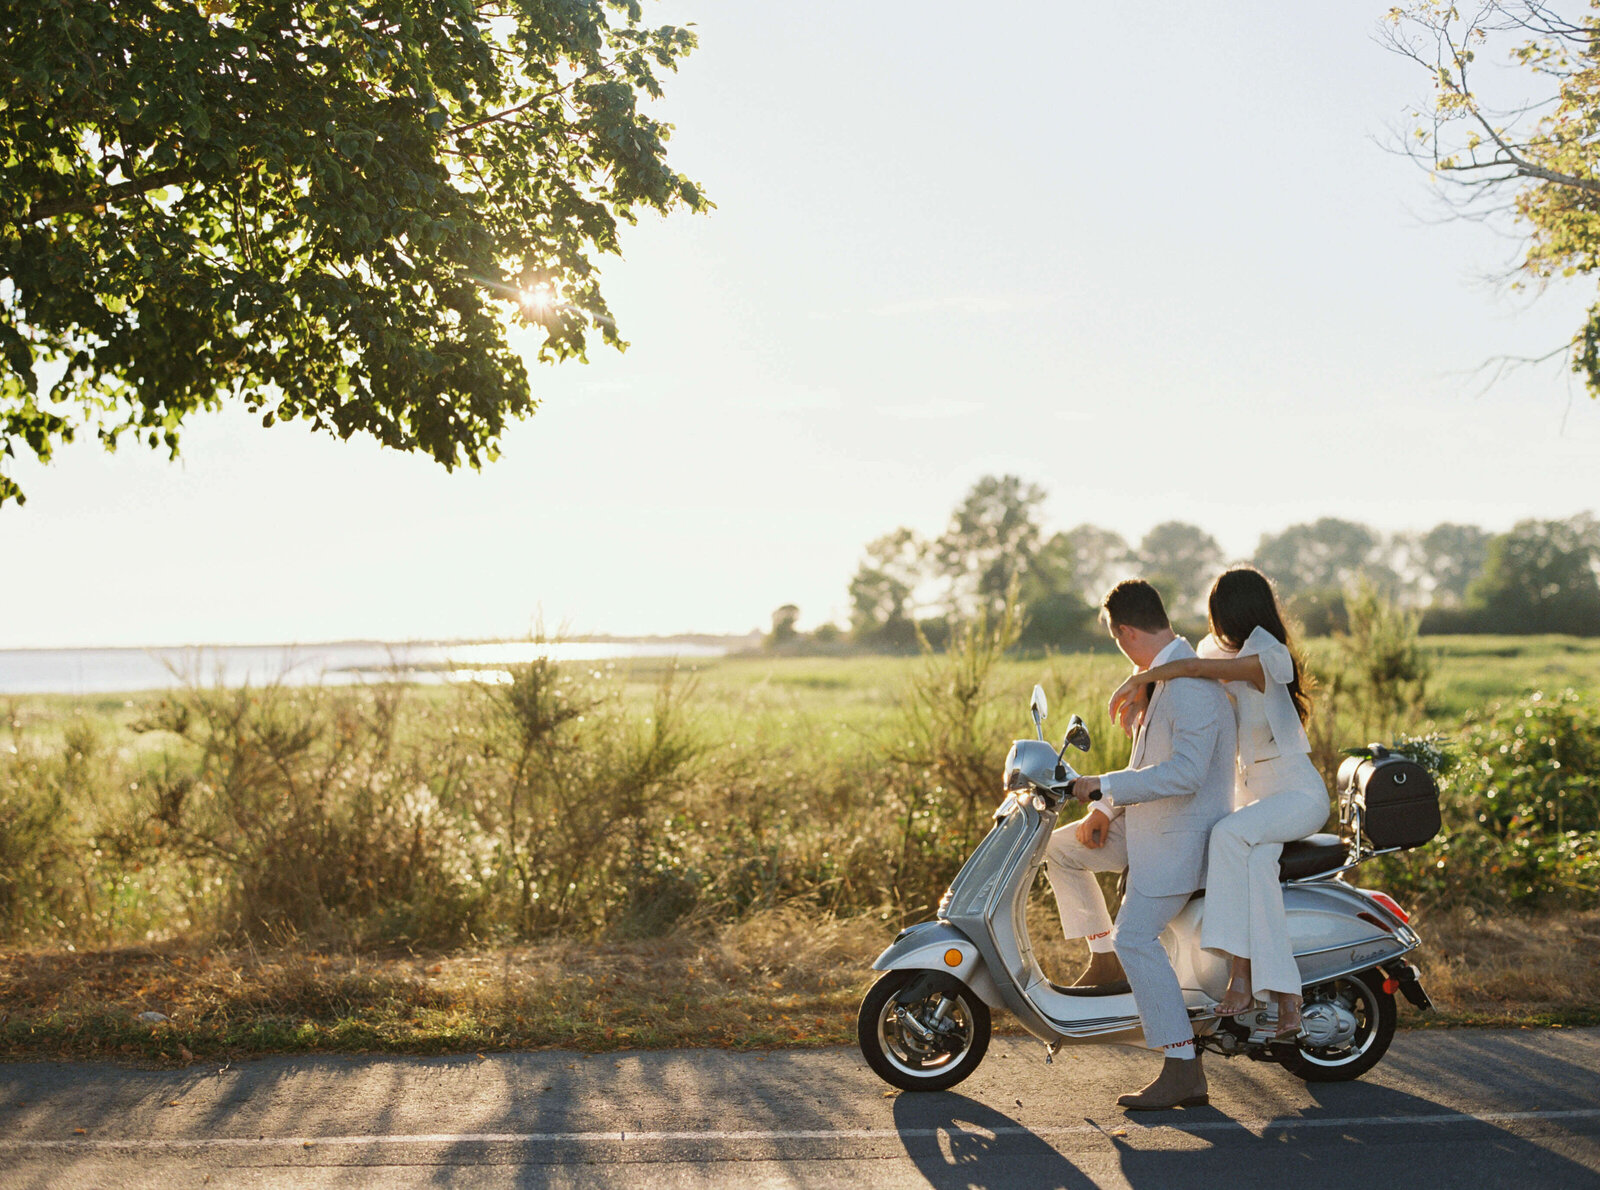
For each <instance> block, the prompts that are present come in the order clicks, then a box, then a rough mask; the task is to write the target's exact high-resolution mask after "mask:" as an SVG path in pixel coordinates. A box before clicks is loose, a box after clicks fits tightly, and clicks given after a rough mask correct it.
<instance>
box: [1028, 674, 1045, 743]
mask: <svg viewBox="0 0 1600 1190" xmlns="http://www.w3.org/2000/svg"><path fill="white" fill-rule="evenodd" d="M1028 713H1029V714H1031V715H1032V716H1033V730H1034V731H1035V732H1036V733H1037V734H1038V736H1039V738H1040V739H1041V740H1042V739H1044V721H1045V718H1046V716H1048V715H1049V714H1050V700H1049V699H1047V698H1045V696H1044V687H1043V686H1035V687H1034V688H1033V698H1032V699H1031V700H1030V701H1029V703H1028Z"/></svg>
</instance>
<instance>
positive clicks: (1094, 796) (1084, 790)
mask: <svg viewBox="0 0 1600 1190" xmlns="http://www.w3.org/2000/svg"><path fill="white" fill-rule="evenodd" d="M1071 789H1072V796H1073V797H1075V798H1077V799H1078V800H1079V801H1080V802H1082V803H1083V804H1084V805H1088V804H1089V803H1090V802H1097V801H1099V800H1100V778H1099V777H1078V778H1075V779H1074V780H1073V782H1072V786H1071Z"/></svg>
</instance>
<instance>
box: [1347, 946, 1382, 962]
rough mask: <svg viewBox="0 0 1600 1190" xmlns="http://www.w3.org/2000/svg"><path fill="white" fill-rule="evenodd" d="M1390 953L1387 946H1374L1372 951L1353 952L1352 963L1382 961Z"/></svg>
mask: <svg viewBox="0 0 1600 1190" xmlns="http://www.w3.org/2000/svg"><path fill="white" fill-rule="evenodd" d="M1388 953H1389V948H1388V947H1387V946H1374V947H1372V948H1371V949H1370V950H1352V951H1351V952H1350V961H1351V962H1352V963H1370V962H1372V961H1373V960H1374V959H1381V958H1383V956H1384V955H1386V954H1388Z"/></svg>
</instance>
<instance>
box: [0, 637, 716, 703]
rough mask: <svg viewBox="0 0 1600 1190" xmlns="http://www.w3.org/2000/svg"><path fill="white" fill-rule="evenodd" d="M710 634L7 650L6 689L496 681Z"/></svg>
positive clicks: (697, 653) (696, 650)
mask: <svg viewBox="0 0 1600 1190" xmlns="http://www.w3.org/2000/svg"><path fill="white" fill-rule="evenodd" d="M727 651H728V646H727V645H726V644H714V643H710V642H708V641H705V640H694V641H678V640H636V641H630V640H605V641H491V642H488V643H479V644H452V643H435V642H422V643H408V644H387V643H384V642H382V641H344V642H338V643H334V644H323V645H206V646H195V647H186V648H157V649H0V694H110V693H117V692H122V691H129V690H158V689H165V688H168V687H172V686H183V685H188V684H199V685H205V686H215V685H223V686H243V685H247V684H248V685H251V686H264V685H268V684H271V683H274V682H276V683H282V684H287V685H295V686H303V685H317V684H319V683H320V684H326V685H351V684H354V683H360V682H381V681H387V680H391V679H394V678H397V677H398V678H400V679H401V680H403V681H408V682H430V683H436V682H449V681H461V680H469V679H476V680H480V681H481V680H485V679H487V680H491V681H493V680H496V679H499V678H503V677H504V676H505V674H506V671H505V670H504V669H502V668H499V667H502V666H509V665H515V664H518V663H522V662H528V661H532V660H534V659H535V658H537V657H554V658H556V659H557V660H559V661H607V660H620V659H625V658H633V657H720V656H722V655H723V654H724V653H726V652H727Z"/></svg>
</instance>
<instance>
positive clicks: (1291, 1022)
mask: <svg viewBox="0 0 1600 1190" xmlns="http://www.w3.org/2000/svg"><path fill="white" fill-rule="evenodd" d="M1305 1035H1306V1027H1305V1022H1304V1021H1303V1020H1302V1019H1301V1018H1300V1006H1299V1005H1298V1004H1296V1005H1295V1006H1294V1009H1293V1011H1292V1012H1290V1013H1288V1014H1285V1013H1284V1011H1283V1009H1282V1008H1281V1007H1280V1008H1279V1009H1278V1027H1277V1028H1276V1029H1274V1030H1273V1031H1272V1037H1273V1040H1275V1041H1298V1040H1299V1039H1300V1038H1302V1037H1304V1036H1305Z"/></svg>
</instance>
